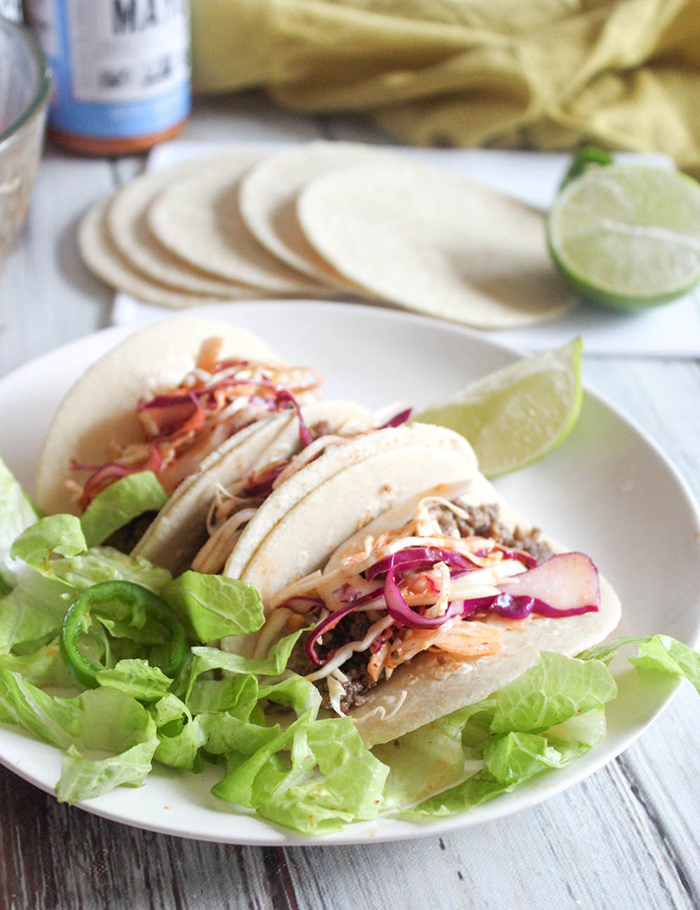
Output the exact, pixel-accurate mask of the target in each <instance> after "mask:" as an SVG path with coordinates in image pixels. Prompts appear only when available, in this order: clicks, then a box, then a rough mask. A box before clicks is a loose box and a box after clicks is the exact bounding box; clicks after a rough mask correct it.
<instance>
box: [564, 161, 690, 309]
mask: <svg viewBox="0 0 700 910" xmlns="http://www.w3.org/2000/svg"><path fill="white" fill-rule="evenodd" d="M547 233H548V240H549V247H550V250H551V253H552V256H553V257H554V260H555V262H556V263H557V265H558V266H559V268H560V269H561V271H562V273H563V274H564V277H565V278H566V279H567V280H568V281H569V283H570V284H571V285H573V287H574V288H575V289H576V290H578V291H580V292H581V293H582V294H584V295H585V296H586V297H589V298H591V299H592V300H595V301H596V302H598V303H603V304H607V305H609V306H616V307H622V308H625V309H636V308H641V307H647V306H654V305H655V304H659V303H666V302H667V301H669V300H675V298H677V297H680V296H682V295H683V294H686V293H687V292H688V291H690V290H691V289H692V288H693V287H694V286H695V285H696V284H697V283H698V282H699V281H700V184H698V183H697V182H696V181H695V180H693V179H692V178H691V177H686V176H685V175H684V174H680V173H677V172H675V171H662V170H658V169H657V168H651V167H621V166H617V165H610V166H607V167H592V168H589V169H587V170H586V171H585V172H584V173H583V174H582V175H581V176H580V177H577V178H576V179H574V180H572V181H571V183H569V184H567V185H566V186H565V187H564V189H563V190H562V192H561V193H560V195H559V196H558V198H557V200H556V202H555V203H554V206H553V208H552V210H551V212H550V213H549V218H548V221H547Z"/></svg>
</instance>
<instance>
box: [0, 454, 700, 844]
mask: <svg viewBox="0 0 700 910" xmlns="http://www.w3.org/2000/svg"><path fill="white" fill-rule="evenodd" d="M120 485H121V486H120ZM110 491H112V492H110ZM106 494H109V495H106ZM163 496H164V494H163V493H162V490H161V488H160V485H159V484H158V483H157V480H155V478H154V477H153V476H152V475H147V474H143V475H132V476H130V477H128V478H124V480H123V481H119V482H118V483H116V484H114V485H112V487H110V488H109V489H108V490H106V491H105V492H104V493H103V494H100V496H98V497H97V498H96V499H95V501H94V503H93V505H92V506H91V507H90V509H88V511H87V512H86V514H85V516H84V517H83V519H82V521H81V520H78V519H77V518H75V517H74V516H70V515H52V516H49V517H47V518H40V519H38V518H37V516H36V513H35V512H34V509H33V507H32V506H31V503H30V502H29V500H27V499H26V497H25V496H24V494H23V493H22V492H21V490H20V488H19V487H18V485H17V484H16V482H15V481H14V480H13V479H12V477H11V475H10V474H9V472H7V469H6V468H5V467H4V465H2V463H1V462H0V722H2V723H8V724H15V725H19V726H20V727H22V728H24V729H25V730H27V731H28V732H29V733H30V734H31V735H33V736H36V737H39V738H40V739H41V740H43V741H44V742H47V743H50V744H51V745H53V746H55V747H57V748H59V749H61V750H63V752H64V754H65V757H64V760H63V766H62V772H61V778H60V781H59V783H58V785H57V794H58V797H59V799H62V800H66V801H68V802H75V801H78V800H84V799H91V798H93V797H95V796H98V795H100V794H102V793H106V792H107V791H109V790H111V789H112V788H114V787H116V786H120V785H127V786H139V785H140V784H142V783H143V781H144V780H145V778H146V776H147V775H148V773H149V772H150V770H151V767H152V763H153V762H154V761H155V762H157V763H160V764H162V765H166V766H168V767H170V768H174V769H178V770H179V771H182V772H185V771H189V772H196V771H198V770H199V769H200V768H201V766H202V764H203V762H205V761H210V762H213V763H219V764H220V767H221V772H222V774H221V779H220V780H219V782H218V783H217V784H216V785H215V786H214V788H213V793H214V794H215V795H216V796H217V797H219V798H220V799H222V800H225V801H228V802H229V803H232V804H233V805H236V806H241V807H244V808H246V809H251V810H254V811H255V812H257V814H258V815H260V816H261V817H262V818H265V819H268V820H270V821H272V822H274V823H276V824H280V825H284V826H286V827H291V828H293V829H295V830H297V831H300V832H302V833H305V834H313V835H323V834H326V833H329V832H332V831H336V830H338V829H339V828H341V827H342V826H343V825H346V824H348V823H350V822H353V821H359V820H368V819H373V818H376V817H377V816H378V815H380V814H382V815H383V814H394V815H396V814H399V815H400V816H401V817H403V818H405V819H409V820H411V821H414V822H425V821H429V820H431V819H434V818H436V817H440V816H446V815H450V814H452V813H455V812H462V811H464V810H466V809H469V808H470V807H473V806H476V805H479V804H480V803H483V802H484V801H485V800H488V799H492V798H494V797H495V796H498V795H499V794H501V793H505V792H508V791H510V790H513V789H514V788H515V787H517V786H520V785H521V784H523V783H524V782H525V781H528V780H532V779H533V778H536V777H537V776H539V775H540V774H543V773H545V772H548V771H551V770H555V769H559V768H562V767H564V766H565V765H567V764H568V763H569V762H571V761H573V760H575V759H576V757H577V756H579V755H581V754H582V753H584V752H586V751H587V750H589V749H591V748H593V747H594V746H595V745H596V744H597V743H599V742H600V741H601V740H602V739H603V737H604V736H605V706H606V704H607V703H609V702H610V701H611V700H612V699H614V698H615V697H616V694H617V687H616V685H615V680H614V678H613V676H612V673H611V672H610V670H609V668H608V664H609V662H610V661H611V660H612V658H613V657H614V656H615V654H617V652H618V650H619V649H620V648H621V647H623V646H627V645H630V644H636V645H638V651H637V654H636V656H633V657H631V658H630V660H631V662H632V664H634V665H635V666H636V667H637V668H639V670H640V671H641V672H644V673H662V674H664V675H666V676H667V677H668V676H670V677H676V678H685V679H688V680H690V682H691V683H692V684H693V685H694V686H695V687H696V689H698V691H700V655H699V654H697V653H696V652H695V651H693V650H692V649H691V648H689V647H688V646H687V645H684V644H682V643H681V642H678V641H675V640H674V639H672V638H669V637H668V636H666V635H654V636H650V637H647V638H640V639H618V640H616V641H612V642H608V643H605V644H603V645H598V646H596V647H595V648H591V649H589V650H588V651H586V652H585V653H582V654H580V655H578V657H576V658H573V657H565V656H563V655H561V654H556V653H548V652H543V653H541V654H540V656H539V658H538V660H537V662H536V663H535V664H534V666H532V667H531V668H530V669H529V670H527V671H526V672H525V673H523V674H522V675H521V676H520V677H519V678H518V679H516V680H514V681H512V682H511V683H509V684H508V685H506V686H504V687H503V688H501V689H499V690H498V691H496V692H494V693H493V694H492V695H490V696H489V697H488V698H486V699H484V700H483V701H481V702H479V703H478V704H475V705H470V706H469V707H466V708H463V709H461V710H459V711H455V712H453V713H452V714H449V715H447V716H445V717H442V718H439V719H438V720H435V721H433V722H432V723H430V724H427V725H425V726H424V727H421V728H420V729H418V730H415V731H413V732H412V733H408V734H406V735H405V736H403V737H401V738H400V739H397V740H395V741H393V742H390V743H385V744H383V745H379V746H375V747H374V748H373V749H372V750H369V749H367V748H366V747H365V746H364V744H363V743H362V740H361V738H360V736H359V734H358V733H357V730H356V729H355V727H354V724H353V722H352V720H351V719H350V718H335V717H334V718H328V717H323V716H322V712H321V695H320V693H319V690H318V689H317V688H316V687H315V686H314V685H313V684H312V683H310V682H309V681H308V680H307V679H304V678H303V677H301V676H298V675H297V674H296V673H294V672H292V671H291V670H290V669H289V667H288V664H289V661H290V657H291V654H292V650H293V648H294V646H295V644H296V642H297V640H298V638H299V636H300V635H301V634H302V632H301V630H300V631H297V632H295V633H293V634H291V635H287V636H286V637H285V638H282V639H281V640H280V641H278V642H277V644H276V645H275V646H274V647H273V648H272V649H271V651H270V652H269V654H268V655H267V656H266V657H265V658H263V659H257V658H252V657H249V656H246V655H247V653H248V651H247V643H248V642H247V639H246V638H245V636H247V635H249V634H250V633H252V632H254V631H255V630H256V629H258V628H259V627H260V626H261V624H262V622H263V611H262V604H261V601H260V597H259V595H258V593H257V592H256V591H255V590H254V589H252V588H251V587H250V586H248V585H244V584H242V583H241V582H239V581H235V580H231V579H225V578H221V577H218V576H204V575H198V574H197V573H195V572H187V573H185V575H183V576H181V577H180V578H178V579H176V580H175V581H173V580H172V578H171V576H170V574H169V573H168V572H166V571H165V570H163V569H160V568H158V567H157V566H154V565H152V564H151V563H150V562H148V561H147V560H145V559H142V558H137V559H134V558H132V557H129V556H125V555H124V554H122V553H120V552H119V551H117V550H115V549H112V548H110V547H105V546H99V544H101V543H102V542H103V541H104V540H106V539H107V538H108V537H109V535H110V534H111V533H113V532H114V530H116V529H117V528H118V527H120V526H122V525H123V524H125V523H127V522H128V521H130V520H131V519H132V518H134V517H135V516H137V515H139V514H141V513H142V512H143V511H150V510H153V509H155V508H159V507H160V506H159V505H158V503H160V504H161V505H162V497H163ZM113 579H114V580H116V579H123V580H126V581H132V582H136V583H137V584H141V585H143V586H145V587H147V588H149V590H152V591H154V592H155V593H156V594H159V595H160V596H162V597H164V598H165V599H166V600H167V601H168V603H170V605H171V606H172V607H173V609H175V610H176V611H177V612H178V614H179V615H180V616H181V618H183V620H184V621H185V623H186V625H187V626H188V628H189V631H190V633H191V638H192V641H193V642H211V641H214V640H217V639H219V638H221V637H228V636H240V637H241V638H240V651H241V653H227V652H224V651H221V650H220V649H218V648H216V647H202V646H200V645H195V646H193V647H192V648H191V650H190V653H189V654H188V657H187V660H186V662H185V664H184V665H183V667H182V668H181V670H180V672H179V674H178V677H177V679H175V680H170V679H169V678H168V677H166V676H165V675H164V674H163V673H162V672H161V671H160V670H159V669H158V668H157V667H154V666H152V665H150V664H149V663H148V662H147V661H145V660H143V659H136V658H133V659H132V658H131V654H130V653H128V648H127V649H126V650H125V651H124V656H125V657H126V658H128V659H122V660H119V661H118V662H116V664H115V666H114V667H112V668H110V669H104V670H101V671H100V672H99V673H98V674H97V682H98V684H99V686H98V688H97V689H92V690H89V691H85V692H82V693H80V694H78V695H76V696H73V697H58V696H57V695H54V694H51V693H50V692H49V691H47V689H49V688H50V687H56V686H59V687H61V686H66V685H67V684H69V683H71V679H70V677H69V675H68V674H67V673H66V670H65V668H64V666H63V664H62V661H61V658H60V654H59V648H58V635H59V632H60V627H61V623H62V621H63V617H64V615H65V612H66V610H67V608H68V606H69V605H70V603H71V602H72V600H73V599H74V598H75V596H76V595H77V594H78V593H79V592H80V591H81V590H83V589H84V588H86V587H88V586H90V585H92V584H96V583H98V582H102V581H108V580H113ZM2 595H4V596H2ZM100 622H101V623H102V625H103V626H104V629H105V630H106V631H108V632H109V633H110V634H111V635H113V636H117V637H119V636H121V635H124V634H126V633H127V632H129V635H130V636H131V639H133V638H134V632H133V629H131V630H129V629H127V625H128V622H127V620H126V619H124V618H123V617H119V616H118V615H116V614H115V615H108V614H105V615H103V616H101V618H100ZM98 631H99V630H98ZM149 635H151V632H150V631H149V630H148V629H146V630H144V632H143V636H142V637H144V636H145V637H146V638H148V636H149ZM104 638H105V641H106V640H107V636H106V635H105V636H104ZM149 640H150V639H149ZM96 646H97V647H99V642H98V643H97V645H96ZM136 651H138V648H137V649H136ZM95 750H99V751H100V752H101V753H104V752H106V753H107V756H106V757H102V756H101V757H98V758H95V757H94V751H95Z"/></svg>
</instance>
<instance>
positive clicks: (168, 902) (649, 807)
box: [0, 95, 700, 910]
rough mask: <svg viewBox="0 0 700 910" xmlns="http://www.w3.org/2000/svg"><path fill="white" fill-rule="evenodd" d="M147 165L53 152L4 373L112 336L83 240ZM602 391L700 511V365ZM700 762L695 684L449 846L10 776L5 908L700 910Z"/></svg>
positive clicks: (335, 125) (33, 212)
mask: <svg viewBox="0 0 700 910" xmlns="http://www.w3.org/2000/svg"><path fill="white" fill-rule="evenodd" d="M185 136H186V137H187V138H193V139H230V140H238V139H250V140H255V139H257V140H267V139H299V140H303V139H310V138H314V137H318V136H322V137H325V138H336V139H359V140H365V141H369V142H376V141H380V140H382V141H384V142H386V141H387V140H386V137H380V136H379V135H378V134H377V133H375V132H374V131H372V130H371V129H370V128H369V127H367V126H365V125H363V124H362V123H361V122H360V121H355V120H352V119H349V118H344V119H339V118H333V119H327V118H314V119H311V118H301V117H295V116H293V115H291V114H286V113H282V112H279V111H276V110H273V109H272V108H271V107H270V106H269V105H268V104H267V103H266V102H264V101H262V100H261V99H260V98H258V97H256V96H254V95H249V96H242V97H241V98H239V99H236V100H234V101H228V102H220V103H219V102H217V103H211V104H200V105H199V106H198V108H197V110H196V113H195V116H194V117H193V118H192V120H191V122H190V124H189V126H188V128H187V131H186V133H185ZM143 164H144V162H143V159H142V158H123V159H117V160H107V159H79V158H75V157H69V156H67V155H64V154H63V153H61V152H60V151H58V150H56V149H53V148H49V149H48V150H47V152H46V155H45V159H44V162H43V165H42V167H41V170H40V173H39V175H38V178H37V183H36V186H35V190H34V194H33V199H32V204H31V209H30V212H29V217H28V219H27V222H26V224H25V226H24V230H23V232H22V236H21V238H20V242H19V244H18V246H17V248H16V250H15V252H14V253H13V255H12V256H11V258H10V261H9V262H8V264H7V267H6V269H5V273H4V276H3V278H2V282H1V283H0V375H4V374H5V373H7V372H9V371H10V370H11V369H13V368H14V367H16V366H19V365H20V364H22V363H25V362H26V361H28V360H30V359H31V358H33V357H35V356H37V355H38V354H41V353H42V352H44V351H47V350H50V349H51V348H54V347H56V346H57V345H59V344H62V343H64V342H67V341H70V340H72V339H74V338H77V337H79V336H81V335H85V334H87V333H89V332H92V331H94V330H95V329H98V328H102V327H104V326H106V325H107V324H108V321H109V311H110V305H111V299H112V295H111V293H110V292H109V291H108V289H107V288H105V287H104V286H103V285H101V284H100V283H99V282H97V281H96V280H95V279H93V278H92V277H91V276H90V275H89V274H88V273H87V272H86V270H85V269H84V267H83V266H82V264H81V262H80V260H79V258H78V255H77V250H76V245H75V227H76V224H77V221H78V219H79V217H80V215H81V214H82V213H83V211H84V210H85V209H86V207H87V206H88V205H89V204H90V203H91V202H93V201H94V200H95V199H97V198H99V197H100V196H103V195H105V194H107V193H108V192H110V191H111V190H113V189H114V188H115V187H116V186H118V185H120V184H121V183H123V182H124V181H126V180H128V179H129V178H131V177H132V176H134V175H135V174H136V173H138V172H139V171H140V170H141V169H142V168H143ZM584 377H585V381H586V382H587V383H588V384H589V385H590V386H592V387H594V388H596V389H597V390H599V391H601V392H603V393H605V394H606V395H607V396H609V397H610V398H611V399H612V400H613V401H614V402H616V403H617V404H619V405H621V406H622V407H623V408H624V409H625V410H626V411H627V412H628V413H629V414H630V415H631V416H632V417H634V418H635V419H636V420H637V421H638V422H639V423H640V424H641V425H642V426H643V427H644V428H645V429H646V430H647V431H648V432H649V434H650V435H651V436H652V437H654V439H656V441H657V442H658V443H660V445H661V446H662V447H663V448H664V449H665V450H666V452H667V453H668V454H669V455H670V456H671V458H673V459H674V461H675V462H676V464H677V465H678V467H679V468H680V469H681V471H682V472H683V473H684V475H685V477H686V479H687V480H688V481H689V483H690V485H691V487H692V488H693V489H694V492H695V494H696V496H700V367H699V365H698V363H696V362H692V361H660V360H651V359H649V360H637V359H623V358H592V357H588V358H586V359H585V363H584ZM1 433H2V430H1V428H0V437H1ZM0 451H1V446H0ZM630 606H631V608H632V609H633V606H634V605H630ZM699 747H700V702H699V701H698V699H697V695H696V694H695V692H694V691H693V690H692V689H691V687H690V686H688V685H684V686H683V687H682V688H681V690H680V691H679V693H678V694H677V695H676V697H675V698H674V699H673V701H672V703H671V705H670V706H669V708H668V709H667V710H666V712H665V713H664V715H663V716H662V717H661V718H660V719H659V720H658V721H657V722H656V723H655V724H654V725H653V726H652V728H651V729H650V730H648V731H647V733H646V734H644V735H643V736H642V737H641V739H640V740H639V741H638V743H637V744H636V745H634V746H633V747H632V748H630V749H629V750H628V751H627V752H626V753H625V754H624V755H622V756H621V757H620V758H619V759H617V761H615V762H613V763H611V764H610V765H608V767H606V768H604V769H603V770H601V771H599V772H598V773H597V774H595V775H594V776H593V777H591V778H589V779H588V780H587V781H585V782H584V783H583V784H580V785H579V786H577V787H575V788H573V789H572V790H569V791H568V792H566V793H564V794H562V795H559V796H557V797H555V798H554V799H552V800H550V801H549V802H547V803H545V804H543V805H541V806H539V807H537V808H534V809H531V810H529V811H527V812H524V813H521V814H520V815H517V816H515V817H513V818H507V819H504V820H502V821H499V822H494V823H491V824H488V825H485V826H483V827H480V828H477V829H473V830H470V831H467V832H464V833H461V834H453V835H451V836H449V837H444V838H436V837H426V838H424V839H421V840H416V841H412V842H407V843H399V844H378V845H374V846H368V847H334V848H330V847H322V846H318V847H313V848H310V849H302V848H291V849H281V848H265V849H263V848H247V847H231V846H218V845H216V844H204V843H196V842H193V841H184V840H178V839H176V838H170V837H165V836H162V835H156V834H149V833H146V832H142V831H137V830H133V829H129V828H126V827H124V826H119V825H116V824H114V823H111V822H108V821H104V820H102V819H99V818H96V817H94V816H91V815H88V814H86V813H84V812H81V811H79V810H76V809H70V808H68V807H67V806H64V805H59V804H58V803H56V802H55V800H53V799H52V798H51V797H49V796H46V795H45V794H43V793H41V792H40V791H39V790H37V789H35V788H34V787H31V786H30V785H29V784H26V783H24V782H23V781H21V780H20V779H19V778H17V777H15V776H14V775H12V774H11V773H10V772H8V771H5V770H4V769H1V770H0V910H52V908H56V910H58V908H60V910H78V908H85V910H93V908H94V910H97V908H100V910H101V908H107V907H109V908H110V910H119V908H125V910H126V908H128V910H141V908H187V910H205V908H206V910H210V908H217V910H218V908H221V910H223V908H234V907H235V908H239V907H240V908H248V907H254V908H274V910H283V908H290V910H292V908H300V910H301V908H313V910H317V908H318V910H320V908H332V910H370V908H371V910H377V908H388V910H404V908H405V910H409V908H411V910H412V908H416V910H418V908H423V907H436V908H457V907H460V908H462V907H463V908H469V907H477V908H479V910H520V908H528V910H529V908H545V910H548V908H557V910H562V908H569V907H571V908H575V907H584V908H605V910H628V908H629V910H633V908H634V910H637V908H645V910H657V908H666V907H669V908H671V907H672V908H688V910H692V908H695V910H697V908H699V907H700V748H699Z"/></svg>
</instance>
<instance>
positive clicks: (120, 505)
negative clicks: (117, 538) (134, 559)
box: [80, 471, 168, 547]
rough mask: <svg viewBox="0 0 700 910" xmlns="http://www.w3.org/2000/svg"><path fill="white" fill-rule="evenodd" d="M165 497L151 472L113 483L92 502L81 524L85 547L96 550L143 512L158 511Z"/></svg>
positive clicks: (142, 472) (166, 497)
mask: <svg viewBox="0 0 700 910" xmlns="http://www.w3.org/2000/svg"><path fill="white" fill-rule="evenodd" d="M167 501H168V494H167V493H166V492H165V490H164V489H163V487H162V486H161V485H160V483H159V481H158V478H157V477H156V475H155V474H154V473H153V472H152V471H140V472H138V473H137V474H128V475H127V476H126V477H121V478H120V479H119V480H115V482H114V483H111V484H110V485H109V486H108V487H106V488H105V489H104V490H102V492H101V493H98V495H97V496H96V497H95V498H94V499H93V501H92V502H91V503H90V505H89V506H88V507H87V509H86V510H85V512H84V513H83V517H82V518H81V519H80V523H81V525H82V528H83V533H84V535H85V540H86V541H87V545H88V547H96V546H98V544H101V543H103V542H104V541H105V540H107V538H108V537H111V536H112V534H114V532H115V531H118V530H119V528H123V527H124V525H127V524H128V523H129V522H130V521H132V520H133V519H134V518H138V516H139V515H143V514H144V512H159V511H160V510H161V509H162V508H163V506H164V505H165V503H166V502H167Z"/></svg>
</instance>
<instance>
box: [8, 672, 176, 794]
mask: <svg viewBox="0 0 700 910" xmlns="http://www.w3.org/2000/svg"><path fill="white" fill-rule="evenodd" d="M0 720H1V721H3V722H5V723H16V724H18V725H19V726H21V727H24V729H25V730H29V731H30V732H31V733H34V734H35V735H36V736H38V737H39V738H40V739H42V740H44V742H48V743H51V745H54V746H58V748H60V749H64V750H67V755H66V757H65V758H64V761H63V767H62V771H61V779H60V780H59V782H58V785H57V787H56V792H57V794H58V798H59V799H60V800H62V801H65V802H71V803H73V802H77V801H79V800H83V799H91V798H92V797H94V796H99V795H100V794H101V793H106V792H107V791H108V790H111V789H113V788H114V787H116V786H119V785H120V784H129V785H131V786H139V785H140V784H142V783H143V781H144V779H145V777H146V775H147V774H148V772H149V771H150V770H151V759H152V757H153V753H154V752H155V749H156V746H157V745H158V738H157V736H156V728H155V723H154V721H153V718H152V717H151V715H150V714H149V713H148V711H147V710H146V709H145V708H144V707H143V706H142V705H140V704H139V703H138V702H137V701H136V700H135V699H133V698H131V697H130V696H128V695H125V694H124V693H123V692H118V691H117V690H116V689H107V688H105V689H91V690H88V691H87V692H83V693H82V694H81V695H78V696H77V697H75V698H57V697H56V696H53V695H49V694H48V693H46V692H43V691H42V690H41V689H39V688H37V687H36V686H34V685H32V684H31V683H30V682H28V681H27V680H25V679H23V678H22V677H21V676H20V675H19V674H18V673H13V672H11V671H9V670H6V669H4V668H0ZM95 749H100V750H106V751H108V752H110V753H112V754H111V755H110V756H109V757H107V758H104V759H91V758H86V757H85V756H83V755H82V754H81V751H80V750H86V751H87V750H95Z"/></svg>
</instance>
